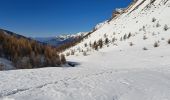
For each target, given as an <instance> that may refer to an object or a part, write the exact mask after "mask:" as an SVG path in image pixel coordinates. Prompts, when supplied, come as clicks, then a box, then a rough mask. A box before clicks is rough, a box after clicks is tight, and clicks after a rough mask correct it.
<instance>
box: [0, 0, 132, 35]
mask: <svg viewBox="0 0 170 100" xmlns="http://www.w3.org/2000/svg"><path fill="white" fill-rule="evenodd" d="M131 1H132V0H0V4H1V6H0V28H3V29H7V30H10V31H13V32H16V33H19V34H21V35H25V36H28V37H49V36H56V35H58V34H68V33H69V34H70V33H77V32H81V31H90V30H91V29H92V28H93V27H94V26H95V25H96V24H97V23H99V22H102V21H104V20H106V19H108V18H110V16H111V14H112V12H113V10H114V9H115V8H119V7H126V6H128V4H129V3H130V2H131Z"/></svg>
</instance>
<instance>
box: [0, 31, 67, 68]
mask: <svg viewBox="0 0 170 100" xmlns="http://www.w3.org/2000/svg"><path fill="white" fill-rule="evenodd" d="M59 52H60V50H59V49H58V48H54V47H51V46H48V45H42V44H40V43H37V42H36V41H34V40H29V39H26V38H23V37H16V36H12V35H8V34H4V32H3V31H0V57H2V58H6V59H8V60H10V61H12V62H13V64H14V66H15V67H16V68H17V69H26V68H40V67H48V66H54V67H55V66H60V65H61V64H65V63H66V59H65V56H64V55H63V54H61V55H59Z"/></svg>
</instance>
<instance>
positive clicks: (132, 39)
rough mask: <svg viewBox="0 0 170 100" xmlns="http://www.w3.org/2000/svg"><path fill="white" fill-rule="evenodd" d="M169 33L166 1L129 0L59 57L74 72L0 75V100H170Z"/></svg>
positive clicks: (48, 70)
mask: <svg viewBox="0 0 170 100" xmlns="http://www.w3.org/2000/svg"><path fill="white" fill-rule="evenodd" d="M98 26H100V27H98ZM169 27H170V0H134V1H133V2H132V3H131V5H129V6H128V7H127V8H126V9H123V10H121V11H118V12H117V11H116V12H114V13H113V17H112V18H111V19H110V20H108V21H106V22H104V23H102V24H100V25H97V27H96V29H95V30H94V31H92V32H91V34H89V35H88V36H87V37H86V38H84V39H83V41H82V42H80V43H79V44H77V45H76V46H74V47H72V48H70V49H68V50H66V51H65V52H64V53H65V54H66V55H67V53H70V54H71V56H68V57H67V60H68V61H69V62H72V63H76V66H75V67H73V68H72V67H69V68H54V67H51V68H45V69H38V70H37V69H32V70H19V71H10V72H9V73H7V72H0V76H1V77H0V80H1V81H0V98H2V99H5V100H6V99H7V100H8V99H11V100H23V99H24V100H170V84H169V83H170V53H169V51H170V29H169ZM99 40H102V41H103V46H102V48H100V45H97V46H99V47H98V49H96V50H95V49H94V47H96V45H94V44H98V42H99ZM95 41H96V43H95ZM99 43H101V41H100V42H99ZM90 44H91V45H90ZM73 52H74V53H73ZM4 77H5V78H4ZM9 84H10V85H9Z"/></svg>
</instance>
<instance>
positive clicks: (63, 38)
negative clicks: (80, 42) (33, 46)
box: [35, 32, 87, 46]
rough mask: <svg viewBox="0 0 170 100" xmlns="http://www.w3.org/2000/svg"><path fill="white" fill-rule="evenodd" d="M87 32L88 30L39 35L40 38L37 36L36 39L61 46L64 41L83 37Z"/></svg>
mask: <svg viewBox="0 0 170 100" xmlns="http://www.w3.org/2000/svg"><path fill="white" fill-rule="evenodd" d="M86 34H87V32H79V33H76V34H65V35H59V36H55V37H38V38H35V40H37V41H40V42H42V43H45V44H49V45H52V46H59V45H62V44H64V43H68V42H71V41H74V39H75V38H77V37H83V36H85V35H86Z"/></svg>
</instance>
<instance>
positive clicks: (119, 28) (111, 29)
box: [66, 0, 170, 53]
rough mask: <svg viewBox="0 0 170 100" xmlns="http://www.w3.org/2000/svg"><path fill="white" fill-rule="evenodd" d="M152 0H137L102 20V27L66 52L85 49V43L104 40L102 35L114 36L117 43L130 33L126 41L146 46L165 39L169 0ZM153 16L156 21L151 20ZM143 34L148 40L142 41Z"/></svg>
mask: <svg viewBox="0 0 170 100" xmlns="http://www.w3.org/2000/svg"><path fill="white" fill-rule="evenodd" d="M154 1H155V2H154V3H152V4H150V0H138V1H137V2H136V3H134V4H133V6H131V7H130V9H128V11H126V12H125V13H123V14H121V15H119V17H116V18H113V19H112V20H111V21H110V22H107V23H106V22H104V23H103V24H102V27H100V28H99V29H97V30H96V31H95V32H93V33H92V34H91V35H90V36H89V38H88V39H85V40H84V41H83V42H82V43H80V44H78V45H77V46H75V47H73V48H71V49H69V50H67V51H66V52H70V51H71V50H74V51H75V52H77V53H79V50H77V49H79V48H81V49H83V51H87V50H88V47H87V48H85V47H84V44H85V43H87V44H89V43H93V42H94V41H98V40H99V39H103V40H104V39H105V37H104V35H106V36H107V37H108V38H109V39H110V40H112V38H114V37H115V38H116V39H117V41H115V44H117V45H122V44H124V41H123V42H122V41H120V39H121V38H123V37H124V35H125V34H126V35H128V34H129V33H131V34H132V37H133V38H130V39H128V40H127V41H126V42H127V43H128V42H129V41H130V42H134V44H136V45H137V44H138V46H146V45H147V44H150V45H151V46H152V44H154V42H155V41H161V38H165V40H166V41H167V39H168V38H169V37H168V36H169V31H164V27H165V25H167V26H168V27H170V19H169V18H170V14H169V13H170V1H169V0H154ZM164 3H165V4H164ZM154 18H155V19H156V21H155V22H152V20H153V19H154ZM157 25H159V26H157ZM144 36H146V37H147V38H148V40H146V41H143V39H142V38H143V37H144ZM148 41H149V42H148Z"/></svg>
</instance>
